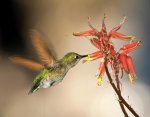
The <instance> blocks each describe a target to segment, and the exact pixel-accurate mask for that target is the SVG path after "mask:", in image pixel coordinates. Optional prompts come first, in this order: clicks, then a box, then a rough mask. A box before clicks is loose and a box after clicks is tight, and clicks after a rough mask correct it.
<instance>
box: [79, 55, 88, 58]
mask: <svg viewBox="0 0 150 117" xmlns="http://www.w3.org/2000/svg"><path fill="white" fill-rule="evenodd" d="M87 56H88V55H80V58H85V57H87Z"/></svg>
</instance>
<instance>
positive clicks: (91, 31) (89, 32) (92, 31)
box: [73, 30, 97, 36]
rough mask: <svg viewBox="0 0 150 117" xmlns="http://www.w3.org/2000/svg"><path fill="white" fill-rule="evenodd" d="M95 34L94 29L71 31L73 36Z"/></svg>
mask: <svg viewBox="0 0 150 117" xmlns="http://www.w3.org/2000/svg"><path fill="white" fill-rule="evenodd" d="M96 34H97V32H96V31H95V30H89V31H84V32H78V33H73V35H74V36H95V35H96Z"/></svg>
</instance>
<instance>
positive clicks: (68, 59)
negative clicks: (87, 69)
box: [61, 52, 88, 68]
mask: <svg viewBox="0 0 150 117" xmlns="http://www.w3.org/2000/svg"><path fill="white" fill-rule="evenodd" d="M87 56H88V55H79V54H77V53H75V52H70V53H67V54H66V55H65V56H64V57H63V58H62V59H61V62H62V63H63V64H66V65H67V66H68V67H70V68H71V67H74V66H75V65H76V64H77V63H78V62H79V61H80V60H81V59H82V58H84V57H87Z"/></svg>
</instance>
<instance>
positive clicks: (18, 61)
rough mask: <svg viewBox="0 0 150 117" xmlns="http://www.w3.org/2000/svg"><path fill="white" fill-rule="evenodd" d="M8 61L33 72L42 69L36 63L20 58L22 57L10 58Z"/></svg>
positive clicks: (41, 66)
mask: <svg viewBox="0 0 150 117" xmlns="http://www.w3.org/2000/svg"><path fill="white" fill-rule="evenodd" d="M9 59H10V61H11V62H12V63H14V64H17V65H22V66H24V67H26V68H28V69H30V70H33V71H40V70H41V69H43V68H44V66H43V65H41V64H39V63H36V62H34V61H32V60H28V59H25V58H22V57H10V58H9Z"/></svg>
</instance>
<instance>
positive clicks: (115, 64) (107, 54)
mask: <svg viewBox="0 0 150 117" xmlns="http://www.w3.org/2000/svg"><path fill="white" fill-rule="evenodd" d="M105 18H106V16H104V18H103V20H102V28H101V30H100V31H98V30H97V29H96V28H94V27H93V26H92V25H91V23H90V22H88V25H89V27H90V30H88V31H83V32H76V33H73V35H74V36H81V37H82V36H83V37H87V36H88V37H91V38H90V42H91V44H92V45H94V46H95V47H96V48H97V49H98V51H96V52H93V53H91V54H89V55H88V57H86V58H85V60H84V61H83V62H87V61H93V60H97V59H101V61H100V65H99V69H98V73H99V75H98V85H101V83H102V79H103V75H104V73H105V65H104V63H107V64H108V63H109V64H110V65H111V68H112V70H113V72H114V73H116V74H119V71H120V70H121V71H122V72H123V70H124V71H125V72H126V73H127V74H129V78H130V82H131V83H132V84H133V83H134V80H135V78H136V74H135V68H134V65H133V60H132V57H131V56H129V55H128V54H129V52H131V51H133V50H135V49H136V48H137V47H138V46H139V45H141V41H135V37H133V36H127V35H125V34H122V33H120V32H118V31H119V29H120V28H121V27H122V25H123V24H124V22H125V20H126V17H124V19H123V20H122V21H121V22H120V24H119V25H118V26H116V27H114V28H113V29H112V30H111V31H110V32H107V29H106V25H105ZM112 38H114V39H120V40H123V41H130V42H131V43H129V44H125V45H123V46H122V47H121V48H120V49H119V51H116V50H115V47H114V44H113V42H112V41H111V40H112ZM104 60H106V61H104Z"/></svg>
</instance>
